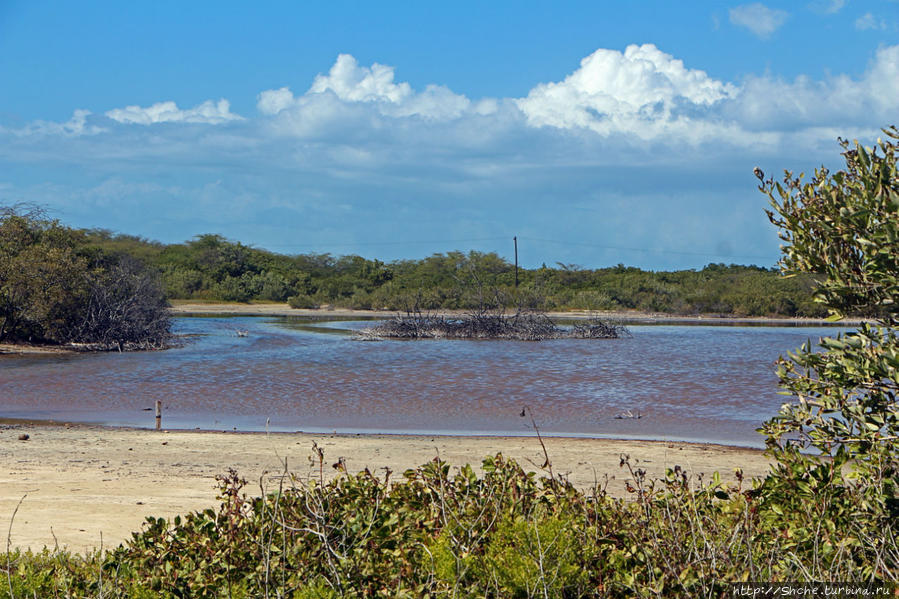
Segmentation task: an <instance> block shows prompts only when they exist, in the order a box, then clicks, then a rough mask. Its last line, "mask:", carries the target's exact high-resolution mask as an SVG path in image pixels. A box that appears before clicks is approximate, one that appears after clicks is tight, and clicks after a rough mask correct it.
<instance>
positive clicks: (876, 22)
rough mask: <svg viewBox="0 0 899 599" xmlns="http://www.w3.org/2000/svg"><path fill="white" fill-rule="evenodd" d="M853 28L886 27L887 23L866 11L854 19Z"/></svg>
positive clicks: (860, 29)
mask: <svg viewBox="0 0 899 599" xmlns="http://www.w3.org/2000/svg"><path fill="white" fill-rule="evenodd" d="M855 28H856V29H858V30H859V31H865V30H867V29H886V28H887V24H886V22H885V21H884V20H883V19H878V18H877V17H875V16H874V15H873V14H871V13H869V12H866V13H865V14H863V15H862V16H860V17H859V18H857V19H856V20H855Z"/></svg>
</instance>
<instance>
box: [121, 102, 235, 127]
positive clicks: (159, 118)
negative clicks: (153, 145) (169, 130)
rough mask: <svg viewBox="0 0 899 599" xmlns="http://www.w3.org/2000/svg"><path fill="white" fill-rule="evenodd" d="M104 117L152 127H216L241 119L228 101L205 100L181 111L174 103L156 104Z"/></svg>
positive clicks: (136, 107)
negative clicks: (207, 125)
mask: <svg viewBox="0 0 899 599" xmlns="http://www.w3.org/2000/svg"><path fill="white" fill-rule="evenodd" d="M106 116H108V117H109V118H111V119H112V120H114V121H117V122H119V123H125V124H130V125H154V124H156V123H206V124H210V125H218V124H221V123H227V122H229V121H237V120H242V119H243V117H241V116H240V115H237V114H234V113H233V112H231V104H230V103H229V102H228V100H224V99H222V100H219V101H218V102H213V101H212V100H206V101H205V102H203V103H202V104H200V105H198V106H194V107H193V108H188V109H186V110H182V109H180V108H178V105H177V104H175V103H174V102H171V101H170V102H157V103H156V104H153V105H152V106H147V107H146V108H144V107H141V106H126V107H125V108H115V109H113V110H109V111H107V112H106Z"/></svg>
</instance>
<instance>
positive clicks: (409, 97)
mask: <svg viewBox="0 0 899 599" xmlns="http://www.w3.org/2000/svg"><path fill="white" fill-rule="evenodd" d="M394 77H395V72H394V68H393V67H391V66H387V65H382V64H378V63H374V64H373V65H371V66H370V67H366V66H360V65H359V63H358V62H357V61H356V59H355V58H354V57H353V56H351V55H350V54H341V55H339V56H338V57H337V60H336V61H335V62H334V65H333V66H332V67H331V69H330V71H328V74H327V75H318V76H316V77H315V80H314V81H313V82H312V85H311V86H310V87H309V89H308V90H307V91H306V93H305V94H303V95H302V96H299V97H295V96H294V95H293V93H292V92H291V91H290V89H288V88H286V87H282V88H280V89H273V90H266V91H263V92H262V93H260V94H259V96H258V98H257V103H256V106H257V108H258V110H259V112H261V113H262V114H264V115H267V116H272V115H276V114H278V113H281V112H283V111H285V110H288V109H292V110H294V111H297V110H304V109H309V110H315V111H321V109H322V98H332V97H333V98H336V99H337V100H339V101H340V102H342V103H344V104H346V105H352V104H371V105H373V106H375V107H377V108H376V109H377V113H378V114H379V115H381V116H392V117H408V116H420V117H425V118H428V119H438V120H443V119H453V118H457V117H459V116H461V115H462V114H463V113H464V112H465V111H466V110H468V109H469V107H470V106H471V102H470V101H469V99H468V98H466V97H465V96H462V95H459V94H455V93H453V92H452V91H451V90H450V89H449V88H447V87H445V86H442V85H428V86H427V87H426V88H425V90H424V91H422V92H416V91H415V90H413V89H412V86H411V85H409V83H408V82H405V81H401V82H396V81H395V80H394ZM326 101H327V100H326ZM483 107H484V105H483V104H481V105H479V106H477V107H476V110H483Z"/></svg>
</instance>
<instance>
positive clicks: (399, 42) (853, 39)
mask: <svg viewBox="0 0 899 599" xmlns="http://www.w3.org/2000/svg"><path fill="white" fill-rule="evenodd" d="M897 117H899V2H896V1H895V0H869V1H865V2H862V1H861V0H844V1H840V0H812V1H810V2H766V3H758V2H751V3H742V4H741V3H739V2H719V1H716V2H689V3H679V2H673V1H665V2H663V1H644V2H628V3H623V2H597V1H593V2H583V3H581V2H560V3H553V4H550V3H544V2H491V3H482V2H454V3H441V4H437V3H421V2H382V3H363V2H330V3H327V4H325V3H296V2H268V3H258V5H254V6H252V7H251V6H249V5H248V4H247V3H238V2H224V1H219V2H190V3H185V2H167V1H157V2H145V3H123V2H102V1H97V2H87V3H67V2H42V1H39V0H37V1H35V0H32V1H30V2H18V1H11V2H10V1H9V0H6V1H4V0H0V204H12V203H16V202H34V203H38V204H40V205H43V206H45V207H46V208H47V209H48V210H49V211H50V212H51V214H52V215H53V216H55V217H57V218H59V219H60V220H62V221H64V222H66V223H68V224H71V225H74V226H83V227H101V228H107V229H111V230H114V231H118V232H124V233H130V234H137V235H142V236H145V237H148V238H151V239H157V240H160V241H165V242H178V241H183V240H186V239H189V238H191V237H193V236H194V235H197V234H200V233H220V234H222V235H225V236H226V237H229V238H232V239H235V240H239V241H242V242H244V243H248V244H251V245H254V246H257V247H262V248H267V249H271V250H274V251H278V252H283V253H307V252H331V253H334V254H349V253H357V254H360V255H363V256H366V257H372V258H374V257H377V258H381V259H386V260H392V259H398V258H419V257H423V256H427V255H429V254H431V253H435V252H445V251H449V250H454V249H461V250H468V249H478V250H482V251H497V252H499V253H500V254H501V255H504V256H507V257H511V252H512V243H511V238H512V236H513V235H517V236H518V237H519V239H520V254H521V260H522V262H523V264H525V265H526V266H539V264H540V263H542V262H546V263H547V264H552V263H554V262H564V263H575V264H578V265H581V266H587V267H600V266H606V265H611V264H617V263H619V262H620V263H625V264H628V265H635V266H641V267H644V268H652V269H669V268H697V267H702V266H703V265H705V264H706V263H709V262H728V263H729V262H736V263H744V264H748V263H755V264H761V265H765V266H771V265H773V264H774V262H775V261H776V260H777V257H778V253H779V252H778V239H777V236H776V232H775V231H774V229H773V228H772V227H771V226H770V225H769V224H768V222H767V219H766V218H765V216H764V209H765V207H766V200H765V198H764V197H763V196H762V195H761V194H759V193H758V191H757V190H756V182H755V179H754V177H753V175H752V168H753V167H754V166H756V165H759V166H761V167H762V168H763V169H764V170H765V171H766V172H770V173H778V172H781V171H782V170H783V169H785V168H789V169H792V170H795V171H806V172H809V171H810V170H811V169H812V168H814V167H815V166H817V165H820V164H822V163H823V164H827V165H829V166H839V161H838V152H839V146H838V145H837V143H836V138H837V137H838V136H842V137H846V138H849V139H853V138H858V139H859V140H861V141H863V142H865V143H868V144H870V143H872V142H873V141H874V140H875V139H876V137H877V136H878V134H879V131H878V129H879V128H880V127H882V126H886V125H888V124H899V118H897Z"/></svg>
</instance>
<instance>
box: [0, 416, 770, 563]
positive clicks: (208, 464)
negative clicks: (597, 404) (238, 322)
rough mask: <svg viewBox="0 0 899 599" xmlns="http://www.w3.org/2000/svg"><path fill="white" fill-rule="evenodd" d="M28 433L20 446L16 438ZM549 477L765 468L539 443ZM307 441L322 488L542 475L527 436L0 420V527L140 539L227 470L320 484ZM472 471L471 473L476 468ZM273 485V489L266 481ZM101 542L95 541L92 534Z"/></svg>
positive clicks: (722, 451)
mask: <svg viewBox="0 0 899 599" xmlns="http://www.w3.org/2000/svg"><path fill="white" fill-rule="evenodd" d="M26 434H27V435H28V439H27V440H20V436H22V435H26ZM543 442H544V444H545V445H546V449H547V452H548V454H549V457H550V459H551V460H552V464H553V468H554V471H555V472H556V473H557V474H566V475H567V477H568V479H569V480H570V481H571V482H572V483H573V484H574V485H575V486H577V487H578V488H581V489H590V488H592V487H593V486H594V485H595V484H603V483H604V481H605V484H606V489H607V491H608V493H609V494H610V495H612V496H615V497H625V496H627V493H626V491H625V484H626V481H627V480H628V478H629V477H630V475H629V473H628V472H627V470H626V469H624V468H622V467H621V466H620V463H621V457H622V456H623V455H629V456H630V457H631V459H632V462H634V467H635V468H636V467H639V468H643V469H645V470H646V471H647V473H648V476H649V478H659V477H661V476H663V475H664V473H665V469H666V468H672V467H674V466H675V465H680V466H681V467H682V468H685V469H686V470H687V471H688V472H689V473H691V474H692V475H693V476H694V480H696V478H695V477H699V476H702V478H703V480H705V481H708V480H709V478H710V476H711V474H712V472H714V471H718V472H719V473H720V474H721V477H722V479H723V480H725V481H729V482H733V481H734V480H735V476H734V471H735V470H736V469H741V470H742V471H743V473H744V476H745V477H746V479H747V480H749V479H752V478H758V477H761V476H763V475H764V474H765V473H766V472H767V470H768V466H769V464H770V462H769V460H768V459H767V457H765V456H764V454H763V451H762V450H758V449H750V448H744V447H730V446H725V445H717V444H700V443H684V442H675V441H643V440H639V441H638V440H615V439H590V438H576V437H545V436H544V437H543ZM313 443H314V444H315V445H317V446H318V447H320V448H322V449H324V451H325V455H324V462H323V469H324V475H325V478H328V479H330V478H332V477H333V476H335V475H336V470H334V468H332V466H331V464H332V463H335V462H337V461H338V460H339V459H341V458H342V459H344V460H345V461H346V464H347V467H348V470H349V472H350V473H355V472H359V471H362V470H364V469H365V468H369V469H370V470H371V472H372V473H374V474H375V475H376V476H379V477H383V476H384V474H385V472H386V470H385V468H389V469H390V470H391V471H392V473H393V474H392V475H391V479H392V480H397V479H398V478H401V477H402V472H403V471H405V470H406V469H409V468H415V467H418V466H420V465H422V464H424V463H426V462H428V461H430V460H432V459H434V458H435V457H437V456H439V457H440V458H441V459H443V460H445V461H446V462H448V463H449V464H451V466H452V467H453V469H454V471H455V469H457V468H458V467H460V466H462V465H463V464H466V463H469V464H472V465H473V466H476V465H480V464H481V461H482V460H483V458H484V457H486V456H488V455H494V454H496V453H502V454H503V455H505V456H506V457H509V458H512V459H515V460H516V461H518V463H519V464H521V465H522V467H524V468H525V470H528V471H534V472H537V473H540V472H541V467H540V465H541V464H542V463H543V461H544V459H545V458H544V455H543V449H542V448H541V445H540V442H539V440H538V439H537V438H536V436H535V435H534V436H522V437H493V436H465V437H463V436H439V435H378V434H371V435H363V434H333V433H332V434H325V433H322V434H315V433H280V432H279V433H262V432H216V431H175V430H165V431H155V430H148V429H135V428H111V427H104V426H97V425H89V424H69V425H64V424H59V423H50V422H38V421H25V422H23V421H12V420H9V419H7V420H5V421H0V529H2V530H8V529H9V527H10V518H11V516H12V514H13V512H14V510H15V508H16V505H17V504H18V502H19V500H21V499H22V497H23V496H24V497H25V499H24V501H23V502H22V504H21V506H20V507H19V510H18V512H17V514H16V516H15V520H14V522H12V532H11V535H10V539H11V543H12V546H13V547H17V548H28V547H30V548H32V549H34V550H39V549H40V548H41V547H43V546H48V547H51V548H52V547H54V545H56V544H58V545H59V546H60V547H63V546H65V547H68V548H69V549H71V550H74V551H86V550H89V549H91V548H96V547H99V546H100V542H101V538H102V544H103V546H104V547H106V548H109V547H113V546H116V545H118V544H119V543H121V542H123V541H124V540H126V539H127V538H130V535H131V533H132V532H133V531H137V530H140V527H141V524H142V523H143V521H144V518H145V517H146V516H150V515H152V516H157V517H160V516H161V517H172V516H174V515H176V514H184V513H186V512H189V511H193V510H200V509H205V508H209V507H214V506H216V505H217V500H216V487H215V477H216V475H219V474H223V473H224V472H226V471H227V469H228V468H234V469H235V470H237V472H238V473H239V474H240V475H241V476H242V477H244V478H246V479H247V480H248V481H249V483H248V485H247V487H246V489H245V491H246V492H247V494H248V495H251V496H252V495H259V494H260V492H261V486H260V485H262V486H265V487H266V488H273V485H276V484H277V482H276V480H277V476H278V475H280V474H282V473H283V472H284V469H285V467H284V465H285V463H286V465H287V469H288V470H289V471H290V472H291V473H293V474H295V475H296V476H297V477H298V479H299V480H303V481H308V480H311V479H313V478H314V479H317V478H318V476H319V472H320V471H319V464H318V463H317V462H316V461H315V460H313V459H312V457H313V455H314V450H313ZM478 470H479V469H478ZM273 481H275V482H273ZM101 535H102V536H101Z"/></svg>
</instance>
